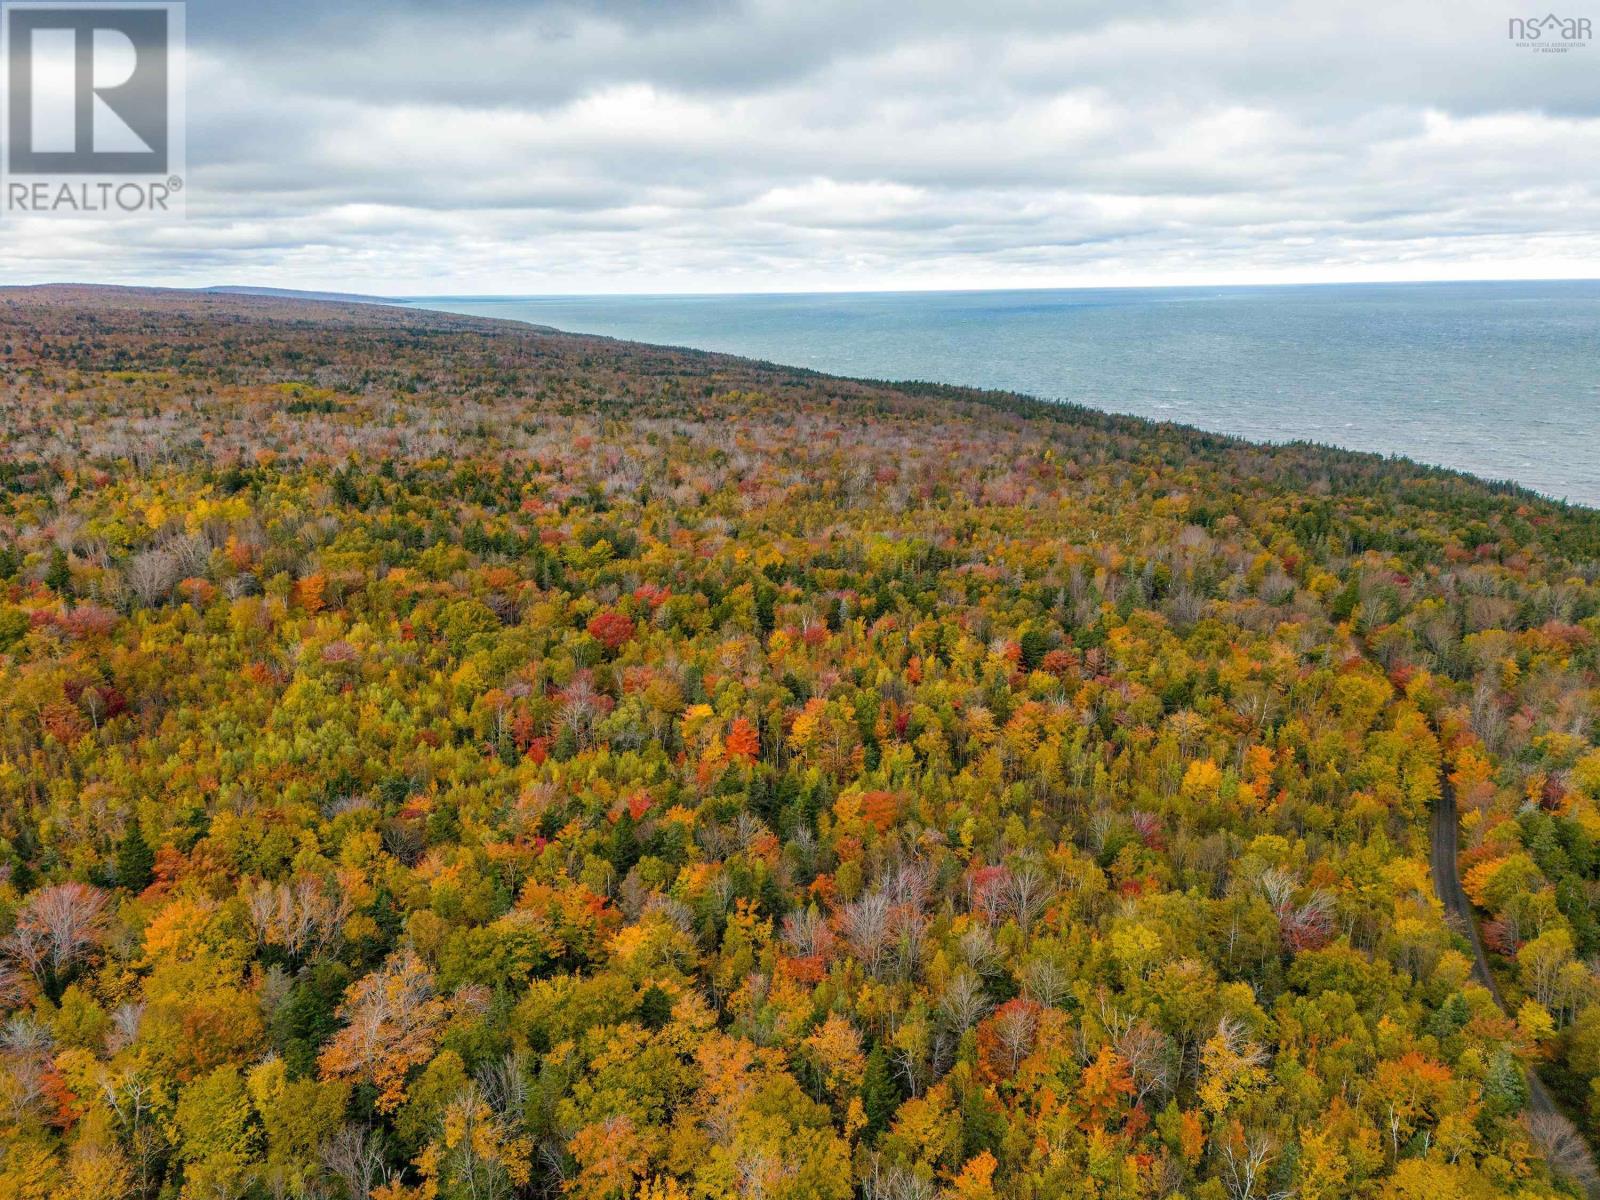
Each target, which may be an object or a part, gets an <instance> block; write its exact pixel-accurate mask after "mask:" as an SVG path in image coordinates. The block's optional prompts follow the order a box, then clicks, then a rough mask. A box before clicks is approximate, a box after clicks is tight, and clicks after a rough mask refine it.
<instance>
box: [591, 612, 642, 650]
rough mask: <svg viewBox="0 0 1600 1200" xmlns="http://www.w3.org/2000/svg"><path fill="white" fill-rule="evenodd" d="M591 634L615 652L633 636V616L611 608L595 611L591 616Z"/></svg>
mask: <svg viewBox="0 0 1600 1200" xmlns="http://www.w3.org/2000/svg"><path fill="white" fill-rule="evenodd" d="M589 636H590V637H592V638H593V639H594V640H595V641H597V642H599V643H600V644H601V645H602V646H604V647H605V648H606V649H607V650H609V651H611V652H612V653H615V652H616V651H618V650H620V649H621V648H622V647H623V646H624V645H625V644H626V643H627V641H628V639H630V638H631V637H633V618H632V617H630V616H627V615H626V614H624V613H619V612H613V611H611V610H610V609H607V610H606V611H605V612H598V613H595V615H594V616H592V617H590V618H589Z"/></svg>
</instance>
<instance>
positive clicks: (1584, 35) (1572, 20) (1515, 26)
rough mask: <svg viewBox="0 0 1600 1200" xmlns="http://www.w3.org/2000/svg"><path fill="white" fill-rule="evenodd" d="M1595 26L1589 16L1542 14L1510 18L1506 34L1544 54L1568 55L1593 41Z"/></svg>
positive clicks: (1518, 43) (1519, 44)
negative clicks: (1570, 51) (1539, 15)
mask: <svg viewBox="0 0 1600 1200" xmlns="http://www.w3.org/2000/svg"><path fill="white" fill-rule="evenodd" d="M1593 34H1594V27H1593V25H1592V24H1591V23H1590V20H1589V18H1588V17H1571V16H1568V17H1563V16H1558V15H1557V14H1555V13H1546V14H1545V15H1544V16H1542V17H1538V16H1535V17H1508V18H1507V19H1506V37H1508V38H1510V39H1511V41H1513V42H1515V43H1516V44H1517V45H1518V46H1520V47H1522V48H1523V49H1526V50H1535V51H1538V52H1539V53H1541V54H1565V53H1566V52H1567V51H1569V50H1578V49H1582V48H1583V47H1584V46H1587V45H1588V44H1589V39H1590V37H1592V36H1593Z"/></svg>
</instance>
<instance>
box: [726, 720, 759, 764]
mask: <svg viewBox="0 0 1600 1200" xmlns="http://www.w3.org/2000/svg"><path fill="white" fill-rule="evenodd" d="M727 749H728V757H729V758H735V759H740V760H742V761H744V762H755V760H756V755H758V754H759V753H761V738H760V736H759V735H758V734H757V733H756V729H755V726H754V725H752V724H750V722H749V721H747V720H745V719H744V718H743V717H740V718H739V719H738V720H736V721H734V723H733V727H732V728H730V729H729V730H728V741H727Z"/></svg>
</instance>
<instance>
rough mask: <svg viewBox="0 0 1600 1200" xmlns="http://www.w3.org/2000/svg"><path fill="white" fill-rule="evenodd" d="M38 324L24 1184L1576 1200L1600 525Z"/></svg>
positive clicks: (1017, 430)
mask: <svg viewBox="0 0 1600 1200" xmlns="http://www.w3.org/2000/svg"><path fill="white" fill-rule="evenodd" d="M0 337H3V341H4V346H3V350H4V357H3V360H0V377H3V390H0V435H3V448H0V1009H3V1017H4V1024H3V1027H0V1155H3V1158H0V1200H9V1198H12V1197H15V1198H18V1200H22V1198H32V1197H40V1198H43V1197H57V1196H63V1197H84V1198H86V1200H88V1198H93V1200H111V1198H113V1197H130V1198H131V1197H138V1198H141V1200H152V1198H155V1197H172V1198H177V1197H182V1198H184V1200H213V1198H215V1200H223V1198H226V1200H242V1198H245V1197H291V1196H305V1197H327V1198H330V1200H337V1198H338V1197H351V1198H353V1200H366V1198H367V1197H377V1198H381V1200H403V1198H410V1197H415V1198H417V1200H431V1198H434V1197H440V1198H450V1200H455V1198H458V1197H459V1198H470V1200H489V1198H492V1197H512V1196H530V1197H557V1196H571V1197H579V1198H583V1200H607V1198H613V1197H648V1198H651V1200H679V1198H684V1200H687V1198H689V1197H707V1198H708V1197H750V1198H754V1197H766V1198H769V1200H777V1198H785V1200H789V1198H793V1200H801V1198H808V1197H819V1198H833V1197H837V1198H839V1200H845V1198H848V1197H852V1196H858V1195H859V1196H864V1197H868V1198H870V1200H915V1198H922V1197H928V1198H932V1197H952V1198H955V1197H961V1198H968V1200H976V1198H981V1197H1006V1198H1016V1200H1024V1198H1028V1200H1032V1198H1038V1200H1044V1198H1054V1197H1128V1198H1132V1197H1146V1196H1148V1197H1158V1196H1182V1197H1189V1198H1192V1200H1224V1198H1227V1200H1247V1198H1265V1197H1268V1196H1274V1195H1276V1196H1287V1195H1291V1194H1292V1195H1294V1196H1296V1197H1301V1198H1304V1200H1315V1198H1324V1197H1327V1198H1332V1197H1374V1198H1377V1197H1384V1198H1390V1197H1392V1198H1397V1200H1398V1198H1417V1200H1421V1198H1423V1197H1438V1196H1462V1197H1494V1196H1513V1197H1524V1198H1533V1197H1549V1196H1555V1195H1564V1194H1576V1193H1575V1185H1574V1184H1573V1183H1572V1182H1571V1181H1569V1180H1567V1179H1566V1178H1564V1177H1563V1172H1562V1168H1563V1164H1562V1163H1561V1162H1560V1161H1559V1160H1560V1159H1561V1158H1562V1150H1563V1147H1561V1146H1559V1145H1556V1144H1554V1143H1555V1141H1556V1140H1557V1139H1555V1138H1553V1137H1551V1136H1550V1135H1549V1133H1548V1131H1546V1130H1542V1129H1541V1128H1540V1126H1539V1125H1538V1124H1537V1123H1534V1124H1532V1125H1530V1124H1529V1123H1528V1122H1525V1121H1524V1120H1522V1119H1521V1117H1520V1114H1521V1112H1522V1109H1523V1107H1524V1105H1525V1103H1526V1099H1527V1086H1526V1083H1525V1079H1524V1075H1523V1069H1524V1066H1525V1065H1527V1064H1540V1065H1542V1066H1543V1068H1544V1071H1545V1074H1546V1077H1547V1078H1549V1079H1550V1081H1551V1082H1552V1084H1554V1085H1555V1086H1556V1088H1557V1091H1558V1093H1559V1094H1560V1095H1561V1096H1562V1098H1563V1099H1564V1100H1565V1101H1566V1103H1567V1104H1568V1105H1569V1106H1570V1108H1571V1111H1572V1113H1573V1114H1574V1115H1575V1116H1576V1117H1578V1118H1579V1119H1580V1121H1583V1122H1586V1123H1587V1130H1586V1131H1587V1132H1590V1133H1593V1132H1595V1131H1596V1130H1597V1129H1600V984H1597V979H1596V970H1595V967H1594V965H1593V964H1594V962H1595V958H1596V955H1597V953H1600V916H1597V913H1596V903H1595V902H1596V898H1597V889H1600V750H1597V749H1596V740H1597V712H1600V710H1597V705H1596V701H1597V699H1600V688H1597V669H1600V661H1597V639H1600V565H1597V563H1600V516H1597V515H1596V514H1594V513H1592V512H1588V511H1585V510H1571V509H1565V508H1562V507H1560V506H1557V505H1555V504H1552V503H1549V502H1547V501H1544V500H1541V499H1538V498H1536V497H1533V496H1531V495H1529V494H1526V493H1520V492H1517V491H1515V490H1514V489H1509V488H1499V487H1491V486H1489V485H1486V484H1482V483H1479V482H1477V481H1473V480H1469V479H1465V478H1463V477H1460V476H1457V475H1453V474H1450V473H1447V472H1442V471H1434V470H1429V469H1423V468H1419V467H1416V466H1413V465H1411V464H1407V463H1403V462H1385V461H1382V460H1379V459H1376V458H1372V457H1370V456H1358V455H1352V454H1345V453H1339V452H1333V451H1328V450H1323V449H1318V448H1314V447H1308V446H1286V447H1277V448H1267V447H1258V446H1250V445H1246V444H1243V443H1238V442H1233V441H1230V440H1227V439H1222V438H1217V437H1211V436H1207V435H1202V434H1199V433H1196V432H1194V431H1192V430H1188V429H1182V428H1177V427H1168V426H1153V425H1148V424H1144V423H1141V422H1137V421H1133V420H1128V419H1122V418H1114V417H1108V416H1104V415H1100V414H1095V413H1091V412H1087V411H1083V410H1079V409H1075V408H1070V407H1060V406H1048V405H1043V404H1038V403H1034V402H1031V401H1025V400H1022V399H1019V398H1015V397H1006V396H996V395H985V394H979V393H973V392H966V391H960V390H956V389H949V388H937V387H930V386H900V387H895V386H887V385H874V384H866V383H858V382H850V381H843V380H836V379H829V378H826V377H821V376H816V375H810V374H807V373H804V372H797V371H789V370H783V369H779V368H769V367H763V366H759V365H756V364H750V363H745V362H740V361H737V360H731V359H724V358H717V357H713V356H703V355H692V354H688V353H681V352H673V351H667V350H654V349H649V348H644V347H637V346H631V345H627V344H623V343H615V342H608V341H604V340H600V339H586V338H577V337H568V336H563V335H556V334H550V333H545V332H541V331H537V330H532V329H529V328H526V327H514V326H509V325H500V324H495V323H491V322H485V321H477V320H469V319H465V318H454V317H445V316H439V315H430V314H423V313H418V312H411V311H407V310H401V309H385V308H378V307H371V308H358V307H342V306H334V305H316V306H312V305H297V304H293V303H287V302H282V301H276V300H264V299H263V300H255V299H246V298H226V299H224V298H206V299H200V298H194V297H185V296H180V295H174V294H162V293H125V292H104V293H98V292H93V291H87V290H70V289H54V290H37V291H27V290H21V291H13V292H11V293H9V294H7V295H5V296H4V298H3V299H0ZM1446 777H1448V779H1449V780H1450V781H1451V782H1452V785H1453V789H1454V793H1455V795H1456V797H1457V800H1458V803H1459V805H1460V808H1461V812H1462V845H1463V857H1462V862H1461V871H1462V877H1463V882H1464V885H1465V887H1466V889H1467V891H1468V894H1469V895H1470V896H1471V898H1472V900H1473V902H1474V903H1475V904H1476V905H1478V906H1480V908H1481V910H1482V913H1483V916H1484V934H1485V940H1486V941H1487V942H1488V943H1489V945H1490V949H1491V951H1492V952H1493V956H1494V959H1495V963H1496V966H1497V969H1498V971H1499V974H1500V981H1501V984H1502V987H1503V990H1504V992H1505V995H1506V999H1507V1002H1508V1006H1509V1008H1510V1010H1511V1011H1510V1012H1509V1014H1508V1013H1507V1012H1505V1011H1503V1010H1502V1009H1501V1008H1500V1007H1499V1006H1498V1005H1497V1004H1496V1002H1495V1000H1494V998H1493V997H1492V996H1491V995H1490V993H1489V992H1488V991H1487V990H1486V989H1484V988H1483V987H1480V986H1478V985H1477V984H1475V983H1474V982H1473V980H1472V978H1471V974H1470V958H1469V954H1470V947H1469V945H1468V942H1467V940H1466V939H1465V938H1464V937H1463V936H1462V931H1461V930H1452V929H1451V928H1450V927H1449V926H1448V925H1447V923H1446V922H1445V920H1444V918H1443V915H1442V912H1441V909H1440V906H1439V904H1438V902H1437V901H1436V900H1435V898H1434V891H1433V886H1432V882H1431V880H1430V876H1429V868H1428V843H1427V837H1428V815H1429V810H1430V805H1431V804H1432V803H1433V802H1434V801H1435V800H1436V799H1437V797H1438V796H1439V792H1440V787H1441V780H1442V779H1444V778H1446ZM1568 1149H1570V1148H1568ZM1553 1159H1554V1160H1557V1161H1555V1163H1554V1167H1552V1165H1551V1164H1552V1160H1553ZM1566 1166H1567V1167H1570V1163H1569V1164H1566Z"/></svg>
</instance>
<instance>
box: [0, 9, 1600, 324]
mask: <svg viewBox="0 0 1600 1200" xmlns="http://www.w3.org/2000/svg"><path fill="white" fill-rule="evenodd" d="M1562 3H1563V5H1565V4H1566V3H1567V0H1562ZM1520 4H1521V0H1488V2H1480V0H1450V2H1449V3H1441V2H1440V0H1390V2H1388V3H1373V2H1369V0H1340V2H1338V3H1328V2H1327V0H1318V2H1316V3H1299V2H1296V0H1283V2H1274V3H1272V4H1267V3H1261V2H1259V0H1258V2H1256V3H1240V4H1236V5H1230V4H1226V3H1199V2H1190V0H1152V2H1149V3H1118V4H1106V3H1095V4H1078V3H1074V2H1071V0H1067V2H1062V0H982V2H981V3H972V2H971V0H907V2H905V3H877V4H863V3H859V2H857V3H847V2H843V0H752V2H735V0H680V2H677V3H671V2H664V0H609V2H602V0H595V2H591V3H571V2H569V3H537V2H534V3H529V2H528V0H426V2H424V0H414V2H413V0H399V2H392V0H391V2H388V3H384V4H382V5H379V4H374V3H372V0H270V2H266V3H263V2H261V0H245V2H241V0H196V2H195V3H191V4H189V5H188V11H187V28H188V55H187V74H188V89H187V91H188V103H187V109H188V115H187V124H188V132H187V146H188V164H187V175H186V183H187V187H186V189H185V194H186V199H187V217H186V219H184V220H181V221H178V220H171V219H168V220H149V219H136V218H127V217H119V218H115V219H111V220H93V219H87V218H61V217H55V218H25V217H18V216H16V215H10V216H7V217H6V219H5V221H4V223H3V224H0V281H3V282H10V283H23V282H43V281H57V280H73V281H92V282H106V283H148V284H168V285H182V286H187V285H207V284H253V285H266V286H279V287H296V288H314V289H334V290H344V291H357V292H368V293H374V294H380V295H416V294H428V295H443V294H552V293H567V292H579V293H581V292H647V293H650V292H657V293H664V292H739V291H821V290H858V289H860V290H894V289H921V288H981V287H1071V286H1114V285H1124V284H1125V285H1135V286H1144V285H1155V284H1193V283H1205V284H1228V283H1272V282H1283V283H1304V282H1340V281H1355V280H1389V279H1496V278H1572V277H1594V276H1596V275H1600V265H1597V264H1600V40H1596V41H1594V42H1593V44H1590V45H1586V46H1582V47H1578V48H1575V49H1574V50H1572V51H1570V52H1569V53H1566V54H1548V53H1537V52H1535V51H1533V50H1531V49H1528V48H1526V47H1519V46H1518V45H1517V44H1516V42H1514V41H1513V40H1512V39H1511V38H1509V37H1508V30H1509V26H1508V21H1509V18H1511V17H1514V16H1524V15H1535V14H1532V13H1524V12H1523V8H1522V7H1521V6H1520ZM1543 11H1544V10H1540V12H1541V13H1542V12H1543ZM1561 11H1562V15H1585V13H1583V12H1579V11H1578V10H1576V9H1574V10H1573V12H1572V14H1567V13H1566V10H1565V8H1563V9H1562V10H1561ZM1586 12H1587V15H1590V16H1592V17H1593V18H1594V19H1595V22H1596V23H1597V24H1600V7H1597V8H1591V9H1588V10H1586Z"/></svg>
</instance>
